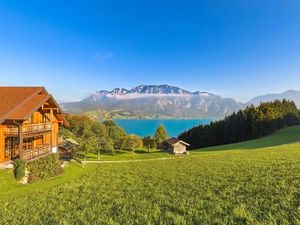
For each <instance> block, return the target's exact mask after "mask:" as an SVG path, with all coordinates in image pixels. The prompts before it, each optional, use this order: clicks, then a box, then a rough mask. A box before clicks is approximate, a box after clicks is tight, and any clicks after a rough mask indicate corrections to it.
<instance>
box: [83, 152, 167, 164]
mask: <svg viewBox="0 0 300 225" xmlns="http://www.w3.org/2000/svg"><path fill="white" fill-rule="evenodd" d="M165 157H173V155H171V154H169V153H167V152H164V151H159V150H152V151H150V152H148V151H147V150H144V149H141V150H137V151H135V152H134V153H131V152H129V151H124V150H115V154H114V155H113V154H112V153H111V151H101V155H100V160H98V155H97V154H94V153H88V154H87V155H86V160H87V161H123V160H140V159H155V158H165ZM78 158H79V159H80V160H84V155H79V157H78Z"/></svg>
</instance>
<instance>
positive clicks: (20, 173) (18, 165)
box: [14, 159, 26, 180]
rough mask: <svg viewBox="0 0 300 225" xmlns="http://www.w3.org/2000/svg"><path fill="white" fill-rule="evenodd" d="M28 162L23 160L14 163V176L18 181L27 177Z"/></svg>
mask: <svg viewBox="0 0 300 225" xmlns="http://www.w3.org/2000/svg"><path fill="white" fill-rule="evenodd" d="M25 170H26V162H25V161H24V160H22V159H17V160H16V161H14V175H15V178H16V179H17V180H21V179H22V178H23V177H24V176H25Z"/></svg>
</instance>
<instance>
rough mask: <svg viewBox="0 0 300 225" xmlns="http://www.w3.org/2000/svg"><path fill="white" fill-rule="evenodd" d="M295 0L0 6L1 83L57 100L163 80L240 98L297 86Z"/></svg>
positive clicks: (299, 51)
mask: <svg viewBox="0 0 300 225" xmlns="http://www.w3.org/2000/svg"><path fill="white" fill-rule="evenodd" d="M299 12H300V1H298V0H289V1H286V0H282V1H276V0H272V1H271V0H265V1H258V0H251V1H250V0H240V1H230V0H223V1H222V0H219V1H215V0H203V1H201V0H198V1H188V0H185V1H176V0H170V1H163V0H160V1H156V0H151V1H148V0H144V1H141V0H136V1H135V0H131V1H125V0H124V1H116V0H105V1H100V0H98V1H87V0H86V1H54V0H52V1H47V0H43V1H21V0H20V1H14V0H2V1H0V85H30V86H36V85H44V86H45V87H46V88H47V89H48V90H49V91H50V92H51V93H52V94H53V95H54V96H55V97H56V98H57V99H59V100H64V101H70V100H79V99H81V98H83V97H85V96H86V95H88V94H89V93H90V92H92V91H95V90H101V89H112V88H114V87H125V88H131V87H133V86H136V85H139V84H171V85H175V86H179V87H182V88H185V89H188V90H192V91H194V90H200V91H209V92H212V93H215V94H219V95H222V96H224V97H233V98H236V99H238V100H240V101H246V100H249V99H250V98H252V97H254V96H256V95H260V94H265V93H273V92H282V91H285V90H288V89H298V90H300V13H299Z"/></svg>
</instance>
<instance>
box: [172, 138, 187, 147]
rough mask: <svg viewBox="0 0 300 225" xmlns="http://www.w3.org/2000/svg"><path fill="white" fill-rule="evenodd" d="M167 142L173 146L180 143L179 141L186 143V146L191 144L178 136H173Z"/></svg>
mask: <svg viewBox="0 0 300 225" xmlns="http://www.w3.org/2000/svg"><path fill="white" fill-rule="evenodd" d="M166 142H167V143H168V144H169V145H171V146H173V145H175V144H176V143H178V142H180V143H182V144H184V145H186V146H190V144H188V143H186V142H184V141H182V140H180V139H178V138H175V137H171V138H170V139H168V140H166Z"/></svg>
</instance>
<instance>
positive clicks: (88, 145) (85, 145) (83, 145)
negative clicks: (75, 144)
mask: <svg viewBox="0 0 300 225" xmlns="http://www.w3.org/2000/svg"><path fill="white" fill-rule="evenodd" d="M98 147H99V143H98V138H97V137H96V136H95V134H94V133H93V132H92V129H91V128H90V127H86V128H85V129H84V130H83V134H82V138H81V140H80V146H79V148H80V150H81V152H82V153H83V154H84V160H86V155H87V154H88V153H90V152H93V151H95V150H96V149H97V148H98Z"/></svg>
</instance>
